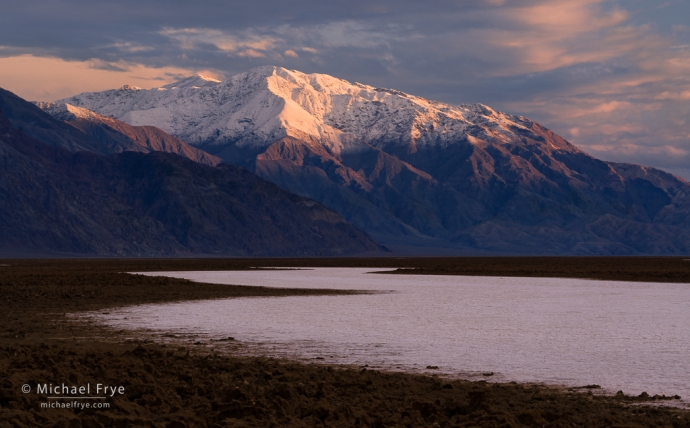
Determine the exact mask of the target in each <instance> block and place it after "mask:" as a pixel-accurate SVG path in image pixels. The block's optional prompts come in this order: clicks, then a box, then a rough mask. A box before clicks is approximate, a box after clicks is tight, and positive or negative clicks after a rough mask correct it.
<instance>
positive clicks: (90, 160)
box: [0, 107, 382, 256]
mask: <svg viewBox="0 0 690 428" xmlns="http://www.w3.org/2000/svg"><path fill="white" fill-rule="evenodd" d="M27 108H28V107H27ZM39 111H40V110H39ZM48 118H50V116H48ZM43 119H45V118H43ZM51 120H52V121H53V123H51V122H50V121H51ZM41 124H42V126H43V127H44V129H47V130H49V131H51V132H55V133H56V134H59V131H56V130H59V129H66V128H61V127H62V126H63V125H64V126H70V125H67V124H62V123H61V122H58V121H56V120H53V119H52V118H50V120H46V121H45V122H42V123H41ZM48 125H49V126H48ZM72 129H75V128H72ZM38 132H41V130H35V129H32V127H31V126H24V127H23V129H21V130H20V129H17V128H16V127H15V126H14V125H13V124H12V123H11V122H10V121H9V120H8V119H7V118H6V117H5V115H4V114H3V113H2V112H0V164H1V165H2V169H1V172H0V249H1V250H6V251H5V253H8V251H9V252H11V251H27V252H33V253H37V252H44V253H52V254H55V253H71V254H75V253H76V254H85V255H119V256H178V255H193V254H197V255H199V254H218V255H236V256H245V255H246V256H249V255H251V256H327V255H328V256H333V255H347V254H353V253H360V252H365V251H381V250H382V247H381V246H380V245H378V244H377V243H376V242H374V241H372V239H371V238H370V237H369V236H368V235H367V234H366V233H364V232H362V231H361V230H359V229H357V228H356V227H354V226H352V225H351V224H349V223H347V222H346V221H345V220H344V219H343V218H342V217H341V216H339V215H338V214H337V213H335V212H334V211H331V210H329V209H327V208H325V207H323V206H322V205H320V204H318V203H317V202H314V201H312V200H309V199H306V198H303V197H300V196H297V195H294V194H291V193H288V192H286V191H284V190H282V189H280V188H279V187H278V186H276V185H274V184H272V183H269V182H267V181H264V180H262V179H260V178H258V177H257V176H255V175H254V174H252V173H250V172H249V171H247V170H245V169H243V168H240V167H237V166H233V165H226V164H221V165H218V166H217V167H211V166H207V165H203V164H200V163H197V162H193V161H191V160H189V159H186V158H184V157H181V156H178V155H175V154H171V153H163V152H152V153H148V154H144V153H139V152H124V153H119V154H113V155H109V156H102V155H98V154H95V153H91V152H89V151H80V152H77V153H73V152H70V151H68V150H65V149H63V148H60V147H54V146H48V145H46V144H43V143H41V142H39V141H37V140H36V139H34V138H32V137H30V136H29V134H35V133H38ZM43 135H46V134H45V133H44V134H43ZM71 135H78V134H67V137H65V139H67V138H68V137H70V136H71Z"/></svg>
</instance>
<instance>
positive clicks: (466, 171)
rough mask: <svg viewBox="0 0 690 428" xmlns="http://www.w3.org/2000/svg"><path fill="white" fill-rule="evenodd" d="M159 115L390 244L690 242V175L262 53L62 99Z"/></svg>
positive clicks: (629, 248)
mask: <svg viewBox="0 0 690 428" xmlns="http://www.w3.org/2000/svg"><path fill="white" fill-rule="evenodd" d="M61 102H65V103H69V104H71V105H74V106H78V107H83V108H86V109H89V110H92V111H94V112H96V113H98V114H100V115H104V116H109V117H112V118H115V119H118V120H120V121H123V122H126V123H128V124H130V125H136V126H143V125H147V126H156V127H158V128H161V129H163V130H164V131H166V132H168V133H170V134H172V135H174V136H176V137H178V138H180V139H182V140H184V141H186V142H188V143H190V144H192V145H194V146H196V147H198V148H200V149H202V150H204V151H206V152H208V153H211V154H213V155H216V156H218V157H220V158H222V159H223V160H225V161H226V162H230V163H233V164H237V165H241V166H244V167H246V168H248V169H250V170H251V171H253V172H254V173H256V174H258V175H259V176H261V177H263V178H265V179H267V180H270V181H273V182H275V183H276V184H278V185H280V186H281V187H283V188H285V189H287V190H290V191H292V192H295V193H298V194H300V195H303V196H308V197H310V198H313V199H315V200H317V201H319V202H321V203H323V204H324V205H326V206H328V207H330V208H332V209H334V210H336V211H338V212H339V213H340V214H341V215H343V217H345V218H346V219H347V220H348V221H350V222H352V223H353V224H355V225H357V226H360V227H362V228H364V229H365V230H366V231H367V232H369V233H370V234H371V235H372V236H373V237H375V238H376V239H378V240H379V241H380V242H382V243H384V244H386V245H387V246H389V247H391V248H394V247H395V248H400V249H402V248H409V247H410V246H412V247H416V248H417V250H415V251H416V252H423V250H420V248H435V249H436V250H435V251H439V248H445V249H453V250H454V251H466V252H470V253H474V254H488V253H497V252H498V253H532V254H686V253H687V252H688V251H689V248H690V245H688V242H690V220H689V219H690V216H689V215H688V214H690V201H688V198H687V195H688V194H690V185H689V184H688V183H687V182H685V181H684V180H682V179H680V178H677V177H674V176H672V175H670V174H668V173H665V172H663V171H660V170H656V169H653V168H648V167H642V166H637V165H630V164H619V163H612V162H604V161H601V160H598V159H595V158H593V157H591V156H589V155H588V154H586V153H585V152H583V151H581V150H579V149H578V148H577V147H575V146H574V145H572V144H570V143H569V142H567V141H566V140H564V139H563V138H561V137H560V136H558V135H556V134H555V133H553V132H552V131H550V130H548V129H546V128H545V127H543V126H541V125H540V124H538V123H536V122H534V121H531V120H529V119H527V118H524V117H521V116H514V115H510V114H506V113H501V112H497V111H495V110H493V109H491V108H490V107H487V106H485V105H483V104H472V105H449V104H444V103H440V102H434V101H429V100H426V99H424V98H421V97H416V96H413V95H410V94H406V93H403V92H400V91H396V90H392V89H384V88H374V87H372V86H367V85H363V84H360V83H350V82H347V81H345V80H342V79H337V78H334V77H331V76H328V75H323V74H305V73H301V72H298V71H292V70H287V69H284V68H280V67H272V66H266V67H259V68H256V69H253V70H250V71H248V72H246V73H242V74H239V75H236V76H233V77H231V78H229V79H228V80H226V81H222V82H221V81H218V80H215V79H210V78H206V77H203V76H193V77H190V78H188V79H185V80H183V81H180V82H177V83H173V84H169V85H166V86H163V87H160V88H154V89H149V90H144V89H139V88H135V87H131V86H124V87H122V88H120V89H117V90H108V91H103V92H95V93H83V94H80V95H77V96H74V97H71V98H67V99H64V100H61Z"/></svg>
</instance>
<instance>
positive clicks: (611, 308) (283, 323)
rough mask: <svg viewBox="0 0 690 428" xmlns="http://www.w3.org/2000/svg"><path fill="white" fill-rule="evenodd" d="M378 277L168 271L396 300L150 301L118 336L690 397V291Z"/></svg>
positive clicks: (118, 318)
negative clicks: (176, 336)
mask: <svg viewBox="0 0 690 428" xmlns="http://www.w3.org/2000/svg"><path fill="white" fill-rule="evenodd" d="M373 270H376V269H353V268H319V269H313V270H285V271H270V270H263V271H262V270H258V271H237V272H164V273H161V272H159V273H147V275H167V276H174V277H178V278H187V279H191V280H194V281H199V282H213V283H226V284H238V285H254V286H268V287H290V288H338V289H359V290H374V291H380V292H383V293H378V294H365V295H347V296H307V297H270V298H240V299H222V300H206V301H195V302H182V303H169V304H156V305H140V306H134V307H128V308H123V309H121V310H117V311H110V313H109V314H98V315H97V318H98V319H99V320H100V321H101V322H104V323H106V324H109V325H112V326H116V327H119V328H128V329H137V328H146V329H153V330H157V331H161V332H169V333H194V334H198V335H200V336H202V337H205V338H224V337H228V336H233V337H235V338H236V339H237V340H239V341H241V342H244V343H249V344H253V345H255V349H256V350H257V351H258V352H261V350H263V351H264V353H268V354H275V355H278V356H292V357H294V358H298V359H310V358H316V357H320V358H324V362H326V363H343V364H362V365H364V364H368V365H369V366H372V367H383V368H391V369H402V370H407V371H427V370H426V367H427V366H438V368H439V369H438V370H433V371H431V372H434V373H445V374H450V375H457V376H461V377H466V378H473V377H479V378H484V377H482V373H486V372H494V373H495V375H494V376H492V377H491V378H488V379H489V380H492V381H513V380H514V381H518V382H540V383H547V384H560V385H567V386H582V385H588V384H599V385H601V386H602V387H603V388H604V389H605V390H606V391H608V392H615V391H618V390H623V391H624V392H625V393H626V394H635V395H637V394H639V393H641V392H642V391H646V392H648V393H649V394H651V395H654V394H665V395H674V394H679V395H681V396H683V398H684V400H683V401H684V402H685V399H687V398H689V397H690V368H689V365H690V285H688V284H659V283H630V282H607V281H590V280H576V279H556V278H497V277H460V276H421V275H379V274H370V273H367V272H371V271H373Z"/></svg>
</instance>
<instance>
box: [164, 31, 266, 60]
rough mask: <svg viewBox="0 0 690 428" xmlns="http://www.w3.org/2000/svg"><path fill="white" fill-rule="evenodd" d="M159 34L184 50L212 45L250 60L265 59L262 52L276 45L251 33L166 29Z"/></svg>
mask: <svg viewBox="0 0 690 428" xmlns="http://www.w3.org/2000/svg"><path fill="white" fill-rule="evenodd" d="M159 34H161V35H163V36H165V37H168V38H170V39H173V40H175V41H177V42H179V44H180V47H181V48H182V49H183V50H194V49H199V48H200V47H203V45H210V46H213V47H215V48H216V49H219V50H221V51H223V52H226V53H230V54H236V55H237V56H240V57H243V56H244V57H250V58H261V57H264V56H265V55H264V54H263V53H261V52H262V51H267V50H269V49H272V48H273V47H274V46H275V44H276V40H275V39H273V38H272V37H270V36H267V35H259V34H255V33H253V32H249V31H242V32H239V33H238V34H232V33H228V32H225V31H221V30H216V29H210V28H179V29H177V28H164V29H163V30H161V31H159Z"/></svg>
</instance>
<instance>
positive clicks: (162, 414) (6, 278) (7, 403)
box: [0, 258, 690, 427]
mask: <svg viewBox="0 0 690 428" xmlns="http://www.w3.org/2000/svg"><path fill="white" fill-rule="evenodd" d="M606 260H609V262H608V265H607V262H606ZM640 260H642V261H640ZM686 265H687V266H688V267H687V268H686V267H685V266H686ZM301 266H352V267H394V268H407V269H405V270H404V272H405V273H411V272H410V268H414V269H415V271H416V272H415V273H440V274H463V275H469V274H475V275H478V274H481V275H491V274H492V273H491V272H493V274H496V275H499V276H561V277H565V276H571V277H573V276H574V277H581V278H599V279H622V280H636V279H635V278H638V276H636V275H639V276H644V275H647V277H646V278H647V279H644V280H647V281H652V279H649V278H659V280H660V281H661V280H666V281H673V282H689V281H690V262H688V261H684V260H683V259H680V258H656V259H652V258H634V259H626V258H611V259H604V258H601V259H600V258H573V259H568V258H533V259H527V258H523V259H511V258H491V259H488V258H487V259H470V258H467V259H266V260H258V259H161V260H155V259H143V260H142V259H138V260H114V259H103V260H78V259H75V260H2V261H0V313H2V323H1V324H0V374H2V378H1V379H0V426H2V427H4V426H8V427H10V426H11V427H14V426H30V427H33V426H45V427H53V426H58V427H62V426H64V427H72V426H74V427H91V426H94V427H100V426H103V427H109V426H155V427H185V426H190V427H191V426H202V427H205V426H209V427H211V426H261V427H263V426H344V427H349V426H381V427H382V426H487V427H491V426H554V427H560V426H641V427H642V426H643V427H648V426H673V427H687V426H690V412H688V411H687V410H682V409H675V408H666V407H658V406H654V404H657V403H659V402H673V401H674V400H673V399H672V398H671V397H656V399H655V398H654V397H648V396H647V397H646V396H642V397H630V396H626V395H617V396H602V395H597V394H596V392H597V387H596V385H586V386H585V385H583V388H579V389H573V390H565V389H562V388H550V387H545V386H539V385H524V384H514V383H508V384H497V383H487V382H470V381H464V380H448V379H444V378H441V377H438V376H433V375H413V374H404V373H387V372H381V371H376V370H369V369H368V368H366V367H339V366H328V365H324V364H318V363H315V364H303V363H295V362H290V361H284V360H279V359H270V358H258V357H240V356H237V355H233V354H232V353H231V352H230V353H224V352H216V351H214V350H213V349H209V348H206V347H203V346H196V345H183V344H181V343H174V342H172V343H156V342H152V341H151V340H149V339H147V338H146V337H144V336H142V337H139V338H135V339H132V335H131V333H129V332H123V331H120V332H118V331H113V330H108V329H106V328H103V327H99V326H96V325H92V324H88V323H85V322H81V321H78V320H74V319H73V318H71V317H69V316H67V315H66V314H68V313H74V312H79V311H87V310H108V308H114V307H119V306H124V305H131V304H139V303H155V302H169V301H179V300H193V299H213V298H228V297H248V296H285V295H313V294H336V293H342V291H334V290H293V289H270V288H259V287H242V286H228V285H217V284H199V283H193V282H190V281H186V280H182V279H175V278H165V277H148V276H143V275H133V274H128V273H124V272H136V271H166V270H167V271H171V270H224V269H249V268H258V267H264V268H270V267H301ZM655 267H656V270H655ZM425 269H426V270H425ZM492 269H493V270H492ZM461 272H462V273H461ZM479 272H483V273H479ZM568 272H570V273H571V275H567V274H566V273H568ZM510 273H512V274H510ZM527 273H531V275H527ZM597 275H599V276H597ZM637 280H643V279H637ZM238 346H241V344H239V345H238ZM42 384H52V385H62V384H65V385H67V386H82V385H90V386H91V387H95V386H96V385H98V384H101V385H108V386H111V387H120V386H122V387H123V389H122V391H123V392H122V393H117V394H113V395H112V396H110V395H109V396H108V398H106V399H104V400H97V401H98V402H99V403H100V402H107V404H108V405H109V406H110V407H109V408H107V409H106V408H101V409H93V408H90V409H86V408H76V409H75V408H46V407H45V406H44V407H42V403H47V402H55V401H59V402H61V403H64V404H66V403H70V402H71V401H70V400H54V399H49V398H48V397H49V396H51V395H54V394H50V393H48V392H46V391H42V392H38V391H36V387H37V385H42ZM24 385H29V386H30V387H31V388H32V389H31V391H29V393H24V392H22V387H23V386H24ZM669 398H670V400H667V399H669ZM72 401H74V400H72ZM76 401H79V400H76ZM81 401H82V402H85V401H86V400H81ZM90 402H93V401H90Z"/></svg>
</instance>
